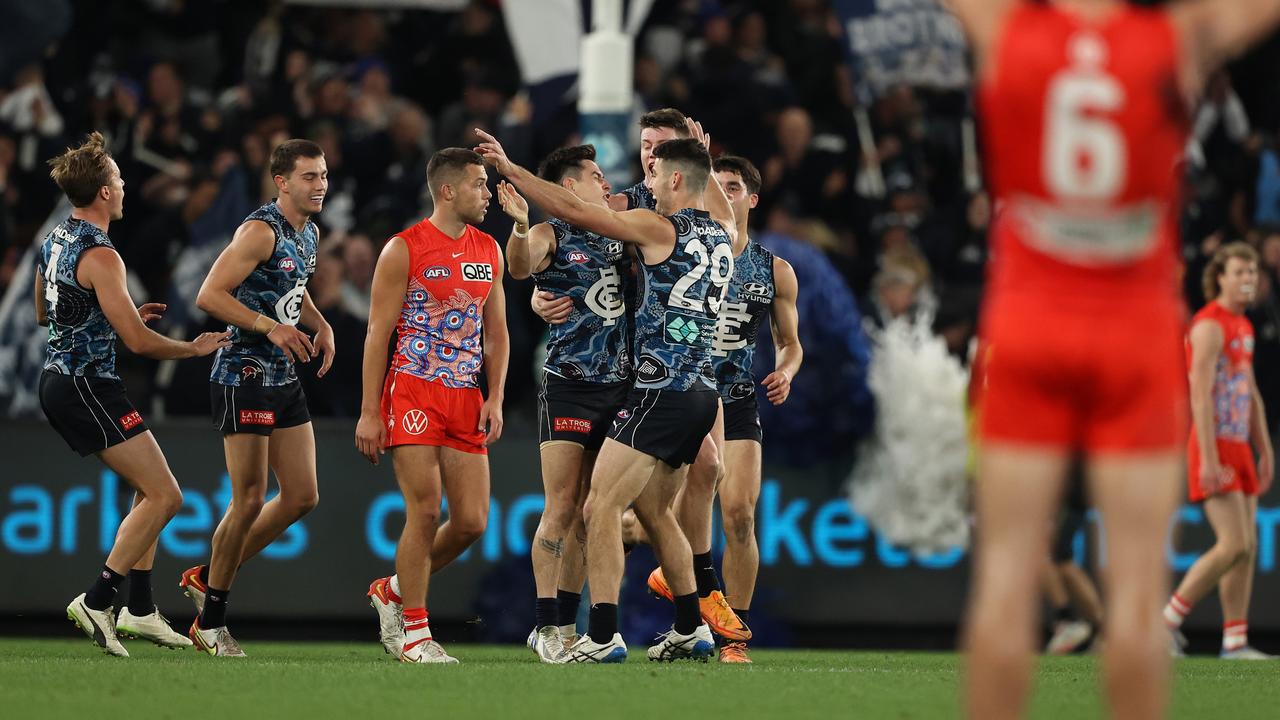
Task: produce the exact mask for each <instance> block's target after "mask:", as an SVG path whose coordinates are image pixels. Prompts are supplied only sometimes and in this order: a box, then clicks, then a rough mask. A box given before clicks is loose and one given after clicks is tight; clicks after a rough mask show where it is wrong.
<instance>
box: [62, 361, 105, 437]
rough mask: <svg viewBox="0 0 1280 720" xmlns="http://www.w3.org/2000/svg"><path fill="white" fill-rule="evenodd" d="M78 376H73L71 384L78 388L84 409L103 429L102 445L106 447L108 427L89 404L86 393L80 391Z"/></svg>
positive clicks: (77, 392) (77, 391)
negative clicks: (85, 396)
mask: <svg viewBox="0 0 1280 720" xmlns="http://www.w3.org/2000/svg"><path fill="white" fill-rule="evenodd" d="M76 377H78V376H76V375H72V376H71V386H72V387H74V388H75V389H76V394H77V395H79V396H80V402H82V403H84V409H85V410H88V411H89V417H91V418H93V421H94V422H96V423H98V429H99V430H101V431H102V447H104V448H105V447H106V446H107V429H106V428H105V427H103V426H102V421H101V420H99V419H98V416H97V414H95V413H94V412H93V406H92V405H90V404H89V401H88V400H85V399H84V393H82V392H80V384H79V383H77V382H76ZM86 382H87V381H86Z"/></svg>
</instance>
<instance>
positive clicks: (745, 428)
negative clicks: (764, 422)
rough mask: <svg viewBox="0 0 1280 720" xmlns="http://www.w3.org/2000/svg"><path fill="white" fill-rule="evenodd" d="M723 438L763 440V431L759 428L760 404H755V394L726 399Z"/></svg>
mask: <svg viewBox="0 0 1280 720" xmlns="http://www.w3.org/2000/svg"><path fill="white" fill-rule="evenodd" d="M724 439H725V441H726V442H727V441H729V440H755V441H756V442H763V440H764V431H762V430H761V429H760V406H759V405H757V404H756V394H755V392H754V391H753V392H752V393H751V394H750V395H748V396H747V397H745V398H741V399H739V400H728V401H726V402H725V404H724Z"/></svg>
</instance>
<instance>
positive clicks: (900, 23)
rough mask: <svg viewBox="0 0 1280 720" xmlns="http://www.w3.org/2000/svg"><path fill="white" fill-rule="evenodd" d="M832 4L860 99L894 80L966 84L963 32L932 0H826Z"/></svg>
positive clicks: (942, 85)
mask: <svg viewBox="0 0 1280 720" xmlns="http://www.w3.org/2000/svg"><path fill="white" fill-rule="evenodd" d="M832 5H833V6H834V7H835V9H836V12H837V13H838V14H839V15H840V24H841V26H842V27H843V28H844V38H845V51H846V52H847V53H848V56H849V60H850V62H851V63H852V64H853V72H854V83H855V85H856V87H857V90H858V94H859V96H860V98H861V99H862V100H863V101H866V100H869V99H870V97H874V96H879V95H881V94H882V93H884V91H885V90H887V89H888V88H890V87H892V86H894V85H899V84H905V85H911V86H913V87H931V88H938V89H945V90H956V89H963V88H966V87H968V85H969V82H970V77H969V64H968V56H967V53H968V49H967V48H968V46H967V44H966V42H965V37H964V31H963V30H962V29H961V27H960V23H959V22H958V21H957V20H956V19H955V17H953V16H952V15H951V14H950V13H948V12H947V11H945V10H943V9H942V7H941V5H940V4H939V3H938V1H937V0H832Z"/></svg>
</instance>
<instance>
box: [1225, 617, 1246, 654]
mask: <svg viewBox="0 0 1280 720" xmlns="http://www.w3.org/2000/svg"><path fill="white" fill-rule="evenodd" d="M1248 644H1249V623H1248V622H1246V621H1244V620H1228V621H1227V622H1225V623H1223V624H1222V649H1223V650H1226V651H1228V652H1229V651H1231V650H1239V649H1240V648H1242V647H1244V646H1246V645H1248Z"/></svg>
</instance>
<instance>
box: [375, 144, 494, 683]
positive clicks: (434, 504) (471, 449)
mask: <svg viewBox="0 0 1280 720" xmlns="http://www.w3.org/2000/svg"><path fill="white" fill-rule="evenodd" d="M487 181H488V174H487V173H486V172H485V168H484V165H483V163H482V162H481V159H480V156H479V155H477V154H476V153H475V152H472V151H471V150H466V149H464V148H446V149H444V150H441V151H439V152H437V153H436V154H435V155H434V156H433V157H432V158H431V161H430V163H428V164H427V186H428V187H429V189H430V191H431V198H432V202H433V204H434V206H435V210H434V211H433V212H432V214H431V217H430V218H428V219H426V220H423V221H422V222H419V223H418V224H417V225H414V226H413V227H411V228H409V229H407V230H405V231H403V232H401V233H400V234H398V235H396V236H395V237H393V238H391V240H390V241H388V242H387V244H386V246H385V247H384V248H383V249H382V254H381V256H380V257H379V258H378V264H377V267H376V268H375V270H374V277H373V290H372V304H371V306H370V309H369V333H368V336H367V338H366V340H365V347H364V392H363V402H362V406H361V411H360V422H359V424H358V425H357V427H356V447H357V448H358V449H359V450H360V452H361V453H363V454H364V456H365V457H367V458H369V461H370V462H372V463H373V464H375V465H377V464H378V457H379V456H380V455H381V454H383V453H384V452H386V448H391V449H392V452H391V459H392V464H393V466H394V468H395V474H396V482H398V483H399V485H400V491H401V492H402V493H403V494H404V501H405V524H404V530H403V531H402V532H401V534H400V543H399V544H398V545H397V546H396V574H395V575H394V576H392V577H384V578H379V579H377V580H375V581H374V582H373V584H372V585H370V587H369V597H370V604H371V605H372V606H373V608H374V610H376V611H377V612H378V619H379V623H380V625H381V632H382V642H383V647H384V648H385V649H386V650H387V652H390V653H392V654H393V655H394V656H395V657H397V658H399V659H400V660H402V661H404V662H411V663H456V662H457V660H455V659H454V658H452V657H450V656H449V655H448V654H446V653H445V651H444V648H442V647H441V646H440V644H439V643H438V642H436V641H435V640H434V639H433V638H432V636H431V628H430V626H429V625H428V621H427V580H428V577H429V576H430V574H431V573H433V572H435V571H437V570H440V569H441V568H443V567H444V566H445V565H447V564H448V563H450V562H452V561H453V559H454V558H456V557H458V556H459V555H461V554H462V552H463V551H464V550H466V549H467V548H468V547H469V546H470V545H471V543H473V542H475V541H476V540H477V539H478V538H479V537H480V536H481V534H483V533H484V529H485V524H486V523H487V522H488V515H489V458H488V452H489V451H488V446H489V445H490V444H492V443H494V442H495V441H497V439H498V438H499V436H501V434H502V396H503V390H504V388H505V384H506V376H507V361H508V354H509V350H508V348H509V344H508V339H507V316H506V300H505V296H504V294H503V290H502V272H503V263H502V253H501V251H500V250H499V248H498V243H497V242H496V241H495V240H494V239H493V237H491V236H490V235H487V234H485V233H483V232H481V231H479V230H477V229H476V228H475V227H474V225H475V224H477V223H480V222H481V221H483V220H484V216H485V212H486V210H487V208H488V205H489V200H490V198H492V197H493V194H492V193H491V192H489V188H488V187H487V185H486V183H487ZM393 330H394V331H395V333H396V341H395V342H396V350H395V355H394V356H393V357H392V358H391V361H390V371H389V372H388V361H387V346H388V343H389V341H390V339H391V333H392V331H393ZM482 369H483V371H484V373H485V380H486V384H487V387H488V397H487V398H485V397H482V396H481V393H480V387H479V375H480V372H481V370H482ZM442 486H443V489H444V494H445V496H446V497H447V498H448V500H449V520H448V522H446V523H445V524H444V525H443V526H440V527H439V531H437V525H438V523H439V514H440V493H441V487H442ZM401 617H403V620H401Z"/></svg>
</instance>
